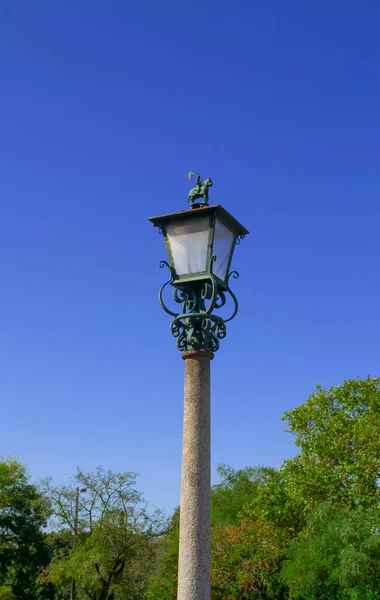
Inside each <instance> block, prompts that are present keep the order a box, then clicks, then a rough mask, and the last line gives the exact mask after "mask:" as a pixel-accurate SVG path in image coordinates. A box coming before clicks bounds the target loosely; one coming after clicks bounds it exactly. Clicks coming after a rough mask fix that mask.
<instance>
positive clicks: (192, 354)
mask: <svg viewBox="0 0 380 600" xmlns="http://www.w3.org/2000/svg"><path fill="white" fill-rule="evenodd" d="M182 358H183V360H187V359H188V358H195V359H200V358H201V359H202V358H207V359H208V360H212V359H213V358H214V353H213V352H211V350H185V351H184V352H182Z"/></svg>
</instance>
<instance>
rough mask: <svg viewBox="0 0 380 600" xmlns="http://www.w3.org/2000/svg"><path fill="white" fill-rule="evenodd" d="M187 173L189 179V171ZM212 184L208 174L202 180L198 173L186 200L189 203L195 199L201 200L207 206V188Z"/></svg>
mask: <svg viewBox="0 0 380 600" xmlns="http://www.w3.org/2000/svg"><path fill="white" fill-rule="evenodd" d="M189 175H190V176H189ZM189 175H188V179H190V178H191V177H192V174H191V173H189ZM213 185H214V184H213V182H212V180H211V177H210V176H209V177H207V179H205V180H204V181H202V180H201V176H200V175H199V173H198V175H197V180H196V185H195V187H194V188H192V189H191V190H190V192H189V196H188V198H187V200H188V202H190V204H194V202H195V201H196V200H203V204H204V205H205V206H207V205H208V189H209V188H210V187H211V186H213Z"/></svg>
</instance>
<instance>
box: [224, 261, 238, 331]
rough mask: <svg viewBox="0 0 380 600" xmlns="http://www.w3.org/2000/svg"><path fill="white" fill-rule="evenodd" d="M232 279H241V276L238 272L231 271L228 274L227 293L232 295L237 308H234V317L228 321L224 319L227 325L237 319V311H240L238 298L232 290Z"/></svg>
mask: <svg viewBox="0 0 380 600" xmlns="http://www.w3.org/2000/svg"><path fill="white" fill-rule="evenodd" d="M231 277H233V278H234V279H238V278H239V277H240V275H239V273H238V272H237V271H231V272H230V273H229V274H228V277H227V279H226V287H227V291H228V293H229V294H230V296H231V298H232V300H233V301H234V304H235V308H234V312H233V313H232V315H231V316H230V317H229V318H228V319H224V322H225V323H228V321H232V319H233V318H234V317H236V314H237V311H238V310H239V304H238V301H237V298H236V296H235V294H234V293H233V291H232V290H231V288H230V278H231Z"/></svg>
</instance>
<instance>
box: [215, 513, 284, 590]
mask: <svg viewBox="0 0 380 600" xmlns="http://www.w3.org/2000/svg"><path fill="white" fill-rule="evenodd" d="M285 544H286V535H284V533H283V532H281V531H280V530H279V529H276V528H275V527H274V526H273V525H272V524H270V523H267V522H266V521H251V520H250V519H247V518H245V519H242V520H241V522H240V523H239V524H238V525H234V526H228V527H225V528H216V529H214V531H213V536H212V557H213V561H212V572H211V582H212V591H211V598H212V600H225V599H226V598H229V599H231V600H232V599H233V600H246V599H247V598H265V599H266V600H269V599H272V598H273V599H274V598H276V599H277V600H280V599H281V598H283V589H282V588H283V586H282V585H281V583H280V581H279V578H278V573H279V565H280V561H281V557H282V556H283V554H284V549H285Z"/></svg>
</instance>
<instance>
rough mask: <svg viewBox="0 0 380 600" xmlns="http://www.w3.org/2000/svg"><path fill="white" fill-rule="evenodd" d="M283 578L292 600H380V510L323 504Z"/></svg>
mask: <svg viewBox="0 0 380 600" xmlns="http://www.w3.org/2000/svg"><path fill="white" fill-rule="evenodd" d="M287 558H288V560H287V562H286V565H285V566H284V568H283V572H282V577H283V580H284V581H285V582H286V584H287V585H288V586H289V589H290V590H291V593H292V597H293V598H300V599H304V598H307V599H308V600H321V599H325V598H326V600H327V599H328V600H367V599H369V598H375V597H380V510H379V508H370V509H366V510H364V509H358V508H354V509H353V508H350V507H348V506H336V505H333V504H332V503H323V504H321V505H320V506H319V507H318V508H317V509H316V510H315V511H313V512H312V513H311V514H310V515H309V518H308V526H307V527H306V528H305V530H304V531H303V532H302V533H301V534H300V535H299V536H298V538H297V539H295V540H293V541H292V542H291V544H290V546H289V550H288V553H287Z"/></svg>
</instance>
